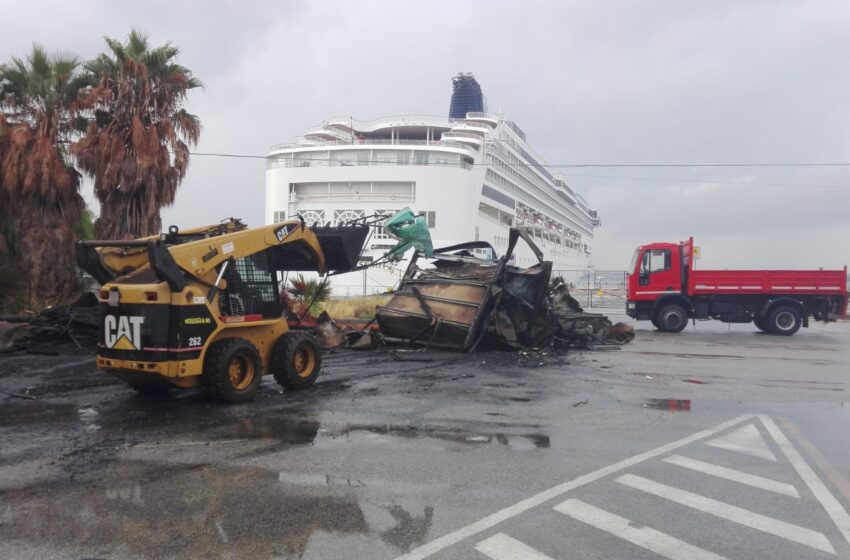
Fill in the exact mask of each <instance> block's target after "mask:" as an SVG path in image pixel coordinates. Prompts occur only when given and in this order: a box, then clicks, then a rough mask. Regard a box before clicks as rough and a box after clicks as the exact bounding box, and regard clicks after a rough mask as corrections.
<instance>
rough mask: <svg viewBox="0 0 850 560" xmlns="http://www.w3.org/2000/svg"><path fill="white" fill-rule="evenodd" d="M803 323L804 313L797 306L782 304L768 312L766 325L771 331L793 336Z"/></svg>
mask: <svg viewBox="0 0 850 560" xmlns="http://www.w3.org/2000/svg"><path fill="white" fill-rule="evenodd" d="M802 325H803V315H802V314H801V313H800V311H799V310H797V308H796V307H791V306H790V305H780V306H777V307H774V308H773V309H771V310H770V313H768V314H767V321H766V323H765V326H767V328H768V329H769V332H771V333H773V334H778V335H782V336H791V335H792V334H794V333H795V332H797V331H799V330H800V327H801V326H802Z"/></svg>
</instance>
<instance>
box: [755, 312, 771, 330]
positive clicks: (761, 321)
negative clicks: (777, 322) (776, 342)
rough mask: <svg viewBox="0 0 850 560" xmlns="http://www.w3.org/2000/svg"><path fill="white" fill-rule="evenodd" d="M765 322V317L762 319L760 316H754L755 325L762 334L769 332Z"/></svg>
mask: <svg viewBox="0 0 850 560" xmlns="http://www.w3.org/2000/svg"><path fill="white" fill-rule="evenodd" d="M765 321H766V318H765V317H760V316H758V315H755V316H753V324H754V325H755V326H756V328H757V329H758V330H760V331H762V332H769V330H768V328H767V324H766V323H765Z"/></svg>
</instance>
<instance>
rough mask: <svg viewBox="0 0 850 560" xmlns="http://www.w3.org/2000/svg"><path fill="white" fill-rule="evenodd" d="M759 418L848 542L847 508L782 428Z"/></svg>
mask: <svg viewBox="0 0 850 560" xmlns="http://www.w3.org/2000/svg"><path fill="white" fill-rule="evenodd" d="M759 418H760V419H761V421H762V424H764V427H765V428H766V429H767V432H768V433H769V434H770V436H771V437H772V438H773V440H774V441H775V442H776V445H778V446H779V449H781V450H782V453H783V454H784V455H785V457H786V458H787V459H788V462H789V463H791V466H792V467H794V470H795V471H797V474H798V475H800V478H802V479H803V482H805V483H806V486H808V487H809V490H811V491H812V494H814V495H815V498H816V499H817V501H819V502H820V504H821V505H822V506H823V509H825V510H826V513H827V514H828V515H829V517H830V518H832V521H833V522H834V523H835V525H836V527H837V528H838V530H839V531H840V532H841V534H842V535H844V538H845V539H846V540H847V542H848V543H850V515H848V514H847V510H845V509H844V508H843V507H842V506H841V503H840V502H839V501H838V500H837V499H836V498H835V496H833V495H832V493H831V492H830V491H829V490H827V488H826V485H824V483H823V482H822V481H821V479H820V478H818V475H816V474H815V471H813V470H812V468H811V467H810V466H809V464H808V463H806V461H805V460H804V459H803V457H802V456H801V455H800V454H799V453H798V452H797V450H796V449H794V446H793V445H791V442H790V441H788V438H787V437H785V434H784V433H783V432H782V430H780V429H779V427H778V426H777V425H776V424H775V423H774V422H773V419H771V418H770V417H769V416H765V415H763V414H760V415H759Z"/></svg>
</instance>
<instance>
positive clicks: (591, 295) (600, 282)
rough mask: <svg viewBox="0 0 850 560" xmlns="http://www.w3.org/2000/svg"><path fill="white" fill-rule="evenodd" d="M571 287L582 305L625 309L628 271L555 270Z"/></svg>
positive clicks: (553, 273) (554, 273) (574, 295)
mask: <svg viewBox="0 0 850 560" xmlns="http://www.w3.org/2000/svg"><path fill="white" fill-rule="evenodd" d="M556 276H560V277H562V278H563V279H564V281H565V282H566V283H567V284H568V285H569V287H570V293H571V294H572V296H573V297H574V298H576V299H577V300H578V301H579V303H581V305H582V307H586V308H603V309H625V307H626V297H627V296H626V289H627V279H628V273H627V272H626V271H625V270H598V269H592V270H553V271H552V277H556Z"/></svg>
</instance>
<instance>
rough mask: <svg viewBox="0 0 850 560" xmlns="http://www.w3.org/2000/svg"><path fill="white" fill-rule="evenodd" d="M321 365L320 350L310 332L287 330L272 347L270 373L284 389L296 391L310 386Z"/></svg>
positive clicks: (316, 376) (314, 380) (317, 375)
mask: <svg viewBox="0 0 850 560" xmlns="http://www.w3.org/2000/svg"><path fill="white" fill-rule="evenodd" d="M321 367H322V354H321V350H320V349H319V345H318V344H317V343H316V339H315V338H313V335H311V334H308V333H297V332H288V333H286V334H284V335H283V336H281V337H280V338H279V339H277V342H275V345H274V348H272V359H271V370H272V374H273V375H274V378H275V381H277V382H278V383H280V384H281V386H282V387H284V388H285V389H290V390H296V391H297V390H299V389H306V388H307V387H309V386H311V385H312V384H313V383H315V382H316V378H318V377H319V370H320V369H321Z"/></svg>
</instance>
